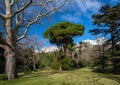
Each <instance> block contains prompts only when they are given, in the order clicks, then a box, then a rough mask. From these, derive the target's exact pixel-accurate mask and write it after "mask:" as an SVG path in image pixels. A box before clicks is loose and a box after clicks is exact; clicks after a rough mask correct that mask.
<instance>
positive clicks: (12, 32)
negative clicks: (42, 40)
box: [0, 0, 67, 80]
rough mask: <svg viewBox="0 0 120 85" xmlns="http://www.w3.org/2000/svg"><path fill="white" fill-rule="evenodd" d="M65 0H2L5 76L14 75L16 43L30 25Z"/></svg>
mask: <svg viewBox="0 0 120 85" xmlns="http://www.w3.org/2000/svg"><path fill="white" fill-rule="evenodd" d="M66 1H67V0H2V1H0V2H1V3H0V4H1V5H0V12H1V13H0V19H2V21H3V24H4V26H5V28H4V29H5V33H4V35H5V38H0V41H2V42H4V44H0V47H2V48H4V49H5V59H6V65H5V66H6V76H7V78H8V80H11V79H14V78H15V77H16V74H17V73H16V53H17V51H16V50H17V49H16V45H17V42H18V41H20V40H21V39H23V38H25V37H26V35H27V32H28V29H29V28H30V26H31V25H33V24H35V23H39V22H40V20H41V19H42V18H43V17H46V16H47V15H49V14H50V13H53V12H55V11H57V10H58V9H59V8H61V7H62V6H63V5H64V4H65V2H66Z"/></svg>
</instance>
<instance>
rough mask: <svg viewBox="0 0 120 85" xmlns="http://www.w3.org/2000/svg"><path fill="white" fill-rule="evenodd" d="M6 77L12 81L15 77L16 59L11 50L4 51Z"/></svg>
mask: <svg viewBox="0 0 120 85" xmlns="http://www.w3.org/2000/svg"><path fill="white" fill-rule="evenodd" d="M5 51H6V69H5V70H6V76H7V78H8V80H11V79H14V78H15V77H16V76H17V75H16V58H15V52H14V51H12V50H11V49H9V48H8V49H6V50H5Z"/></svg>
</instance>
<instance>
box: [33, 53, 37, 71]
mask: <svg viewBox="0 0 120 85" xmlns="http://www.w3.org/2000/svg"><path fill="white" fill-rule="evenodd" d="M33 70H34V71H36V56H35V55H34V56H33Z"/></svg>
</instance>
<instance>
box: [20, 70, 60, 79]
mask: <svg viewBox="0 0 120 85" xmlns="http://www.w3.org/2000/svg"><path fill="white" fill-rule="evenodd" d="M56 73H59V71H50V72H49V71H48V72H47V71H45V72H42V71H38V72H32V73H29V74H22V75H19V78H33V77H47V76H49V75H52V74H56Z"/></svg>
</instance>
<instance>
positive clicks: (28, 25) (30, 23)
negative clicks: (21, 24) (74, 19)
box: [17, 0, 67, 41]
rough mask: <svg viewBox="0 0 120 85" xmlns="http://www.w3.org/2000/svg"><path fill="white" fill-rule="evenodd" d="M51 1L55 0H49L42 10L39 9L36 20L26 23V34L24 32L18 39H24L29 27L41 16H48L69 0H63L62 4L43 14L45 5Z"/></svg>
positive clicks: (45, 4)
mask: <svg viewBox="0 0 120 85" xmlns="http://www.w3.org/2000/svg"><path fill="white" fill-rule="evenodd" d="M51 1H53V0H48V1H47V2H45V3H44V5H43V7H42V8H41V10H40V11H39V13H38V15H37V16H36V18H35V19H34V20H32V21H30V22H29V23H28V24H27V25H26V29H25V31H24V34H23V35H22V36H20V37H18V39H17V41H20V40H21V39H23V38H25V37H26V35H27V32H28V29H29V27H30V26H31V25H32V24H34V23H36V22H37V21H38V20H39V19H40V18H41V17H45V16H47V15H48V14H50V13H52V12H54V11H56V10H58V9H60V8H61V7H62V6H63V5H64V4H65V3H66V1H67V0H64V2H63V3H62V4H61V5H60V6H58V7H54V8H52V9H51V10H49V11H47V12H46V13H44V14H41V13H42V11H43V10H44V9H45V7H46V6H47V4H48V3H49V2H51Z"/></svg>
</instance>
